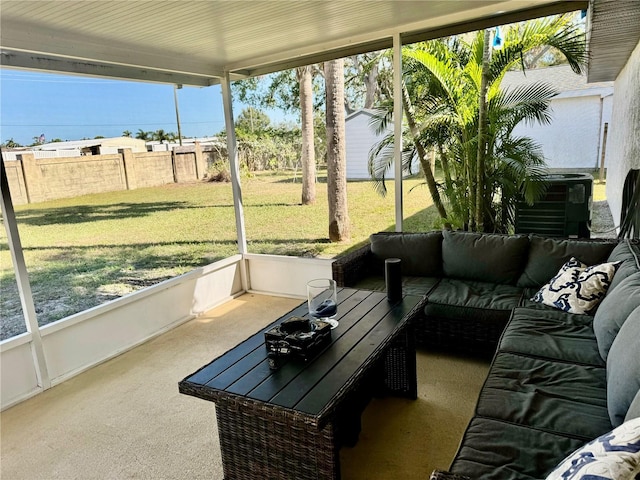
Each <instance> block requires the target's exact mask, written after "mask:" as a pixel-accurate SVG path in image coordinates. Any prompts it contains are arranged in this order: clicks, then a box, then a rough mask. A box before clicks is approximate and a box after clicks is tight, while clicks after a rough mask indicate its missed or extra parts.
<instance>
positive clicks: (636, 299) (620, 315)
mask: <svg viewBox="0 0 640 480" xmlns="http://www.w3.org/2000/svg"><path fill="white" fill-rule="evenodd" d="M617 275H618V273H616V276H617ZM613 278H614V280H615V276H614V277H613ZM639 305H640V272H637V273H634V274H633V275H630V276H628V277H627V278H625V279H624V280H623V281H622V282H620V283H619V284H618V285H617V287H616V289H615V290H613V291H609V292H607V296H606V297H604V300H602V303H601V304H600V306H599V307H598V310H597V311H596V314H595V317H594V320H593V331H594V332H595V335H596V338H597V339H598V348H599V350H600V356H602V358H603V359H604V360H606V359H607V355H608V354H609V349H610V348H611V344H612V343H613V340H614V339H615V338H616V335H618V332H619V331H620V327H621V326H622V324H623V323H624V322H625V320H626V319H627V317H628V316H629V315H630V314H631V312H633V311H634V310H635V309H636V307H638V306H639Z"/></svg>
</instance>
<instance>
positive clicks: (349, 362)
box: [179, 288, 422, 480]
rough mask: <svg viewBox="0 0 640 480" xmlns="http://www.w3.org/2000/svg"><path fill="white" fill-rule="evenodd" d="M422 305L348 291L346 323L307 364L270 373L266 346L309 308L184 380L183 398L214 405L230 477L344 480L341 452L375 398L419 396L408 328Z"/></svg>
mask: <svg viewBox="0 0 640 480" xmlns="http://www.w3.org/2000/svg"><path fill="white" fill-rule="evenodd" d="M420 300H421V297H418V296H405V297H404V298H403V300H402V301H400V302H398V303H396V304H394V305H392V304H390V303H389V302H388V301H387V297H386V294H385V293H381V292H371V291H362V290H353V289H348V288H345V289H342V290H340V291H339V292H338V304H339V306H338V317H337V318H338V320H339V321H340V325H339V326H338V327H337V328H336V329H334V330H332V332H331V333H332V339H331V344H329V345H328V346H327V347H326V348H325V349H324V350H323V351H322V352H321V353H319V354H318V356H316V357H315V358H313V359H311V360H309V361H308V362H303V361H302V360H295V359H289V360H287V361H286V362H285V363H284V364H283V365H282V366H281V367H280V368H279V369H278V370H272V369H270V368H269V364H268V359H267V351H266V348H265V344H264V332H265V331H266V330H268V329H269V328H271V327H272V326H273V325H275V324H277V323H279V322H281V321H283V320H285V319H287V318H289V317H290V316H292V315H296V316H305V315H306V314H307V313H308V312H307V305H306V302H305V303H304V304H302V305H300V306H299V307H297V308H295V309H293V310H292V311H291V312H289V313H287V314H286V315H284V316H283V317H281V318H280V319H278V320H276V321H275V322H274V323H272V324H271V325H269V326H268V327H266V328H265V329H263V330H261V331H260V332H258V333H256V334H255V335H253V336H252V337H250V338H248V339H247V340H245V341H244V342H242V343H241V344H240V345H238V346H236V347H235V348H233V349H231V350H229V351H228V352H227V353H225V354H223V355H222V356H220V357H218V358H217V359H215V360H213V361H212V362H211V363H209V364H208V365H205V366H204V367H202V368H201V369H200V370H198V371H197V372H195V373H193V374H192V375H189V376H188V377H186V378H185V379H184V380H182V381H181V382H180V384H179V388H180V392H181V393H184V394H187V395H192V396H195V397H198V398H202V399H204V400H209V401H212V402H215V404H216V417H217V422H218V434H219V438H220V447H221V451H222V462H223V467H224V474H225V478H226V479H227V480H232V479H233V480H235V479H260V480H264V479H295V480H300V479H339V478H340V457H339V449H340V447H341V446H342V445H343V444H353V443H355V440H356V439H357V434H358V432H359V425H360V413H361V412H362V409H364V406H365V405H366V403H367V402H368V401H369V399H370V398H371V396H372V395H384V394H392V395H396V396H404V397H409V398H413V399H415V398H416V396H417V390H416V389H417V387H416V356H415V345H414V342H413V335H412V334H411V329H410V328H409V326H410V324H411V320H412V319H413V317H414V316H415V314H416V313H417V312H418V310H419V309H420V308H422V302H421V301H420Z"/></svg>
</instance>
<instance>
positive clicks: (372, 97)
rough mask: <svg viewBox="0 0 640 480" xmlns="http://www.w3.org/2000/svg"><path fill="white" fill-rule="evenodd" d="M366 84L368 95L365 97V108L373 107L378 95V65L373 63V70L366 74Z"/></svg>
mask: <svg viewBox="0 0 640 480" xmlns="http://www.w3.org/2000/svg"><path fill="white" fill-rule="evenodd" d="M364 86H365V88H366V92H367V93H366V95H365V97H364V108H373V106H374V105H375V103H376V97H377V96H378V95H377V94H378V65H377V64H375V65H372V66H371V70H370V71H369V73H367V74H366V75H365V76H364Z"/></svg>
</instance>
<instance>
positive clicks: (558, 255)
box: [517, 235, 616, 288]
mask: <svg viewBox="0 0 640 480" xmlns="http://www.w3.org/2000/svg"><path fill="white" fill-rule="evenodd" d="M530 242H531V243H530V247H529V258H528V260H527V263H526V266H525V267H524V271H523V272H522V275H521V276H520V278H519V279H518V283H517V284H518V286H519V287H537V288H540V287H542V286H543V285H544V284H545V283H547V282H548V281H549V280H551V278H553V276H554V275H556V274H557V273H558V270H560V267H562V265H564V264H565V263H566V262H567V261H568V260H569V259H570V258H571V257H576V258H577V259H578V260H580V261H581V262H583V263H586V264H587V265H596V264H598V263H604V262H605V261H607V258H608V257H609V255H610V254H611V252H612V250H613V248H614V247H615V245H616V244H615V243H613V242H608V241H605V242H600V241H580V240H574V239H569V240H567V239H557V238H545V237H539V236H537V235H531V240H530ZM609 261H614V260H609Z"/></svg>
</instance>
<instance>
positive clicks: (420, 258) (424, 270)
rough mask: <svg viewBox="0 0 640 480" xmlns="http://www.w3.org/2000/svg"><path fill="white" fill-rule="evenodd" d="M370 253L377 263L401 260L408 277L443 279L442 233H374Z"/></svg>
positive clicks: (404, 272)
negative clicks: (389, 259) (394, 259)
mask: <svg viewBox="0 0 640 480" xmlns="http://www.w3.org/2000/svg"><path fill="white" fill-rule="evenodd" d="M369 239H370V240H371V252H372V253H373V255H374V256H375V257H376V259H377V260H378V262H379V263H380V265H379V267H380V268H381V266H382V265H383V264H384V260H385V259H387V258H399V259H400V260H401V261H402V265H401V268H402V274H403V275H411V276H424V277H440V276H442V232H440V231H437V232H427V233H391V232H380V233H374V234H373V235H371V236H370V237H369Z"/></svg>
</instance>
